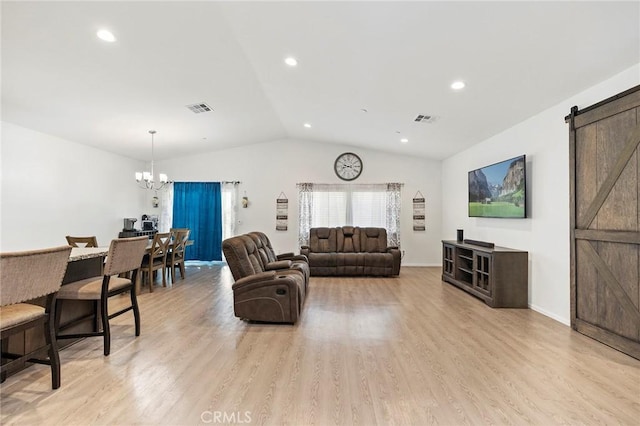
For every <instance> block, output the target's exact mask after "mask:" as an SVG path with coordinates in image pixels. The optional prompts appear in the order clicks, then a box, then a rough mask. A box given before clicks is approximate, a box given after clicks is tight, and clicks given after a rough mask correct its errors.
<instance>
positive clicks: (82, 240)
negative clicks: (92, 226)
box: [65, 235, 98, 247]
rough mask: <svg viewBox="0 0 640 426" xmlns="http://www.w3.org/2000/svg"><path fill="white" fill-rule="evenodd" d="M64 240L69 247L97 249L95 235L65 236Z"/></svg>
mask: <svg viewBox="0 0 640 426" xmlns="http://www.w3.org/2000/svg"><path fill="white" fill-rule="evenodd" d="M65 238H66V239H67V243H69V245H70V246H71V247H98V240H97V238H96V237H95V235H92V236H90V237H72V236H70V235H67V236H66V237H65ZM78 244H82V245H78Z"/></svg>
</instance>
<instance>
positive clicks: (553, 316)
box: [529, 305, 571, 327]
mask: <svg viewBox="0 0 640 426" xmlns="http://www.w3.org/2000/svg"><path fill="white" fill-rule="evenodd" d="M529 309H531V310H533V311H536V312H538V313H541V314H542V315H544V316H545V317H549V318H551V319H553V320H556V321H558V322H561V323H562V324H564V325H566V326H569V327H571V321H570V320H568V319H567V318H563V317H561V316H559V315H556V314H553V313H551V312H549V311H547V310H545V309H542V308H541V307H540V306H536V305H529Z"/></svg>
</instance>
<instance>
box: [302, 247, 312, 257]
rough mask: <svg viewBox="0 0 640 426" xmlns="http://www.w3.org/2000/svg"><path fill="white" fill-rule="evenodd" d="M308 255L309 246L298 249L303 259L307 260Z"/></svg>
mask: <svg viewBox="0 0 640 426" xmlns="http://www.w3.org/2000/svg"><path fill="white" fill-rule="evenodd" d="M309 253H311V247H309V246H302V247H300V254H301V255H302V256H305V257H307V258H308V257H309Z"/></svg>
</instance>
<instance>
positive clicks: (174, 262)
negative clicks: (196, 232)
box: [167, 228, 191, 283]
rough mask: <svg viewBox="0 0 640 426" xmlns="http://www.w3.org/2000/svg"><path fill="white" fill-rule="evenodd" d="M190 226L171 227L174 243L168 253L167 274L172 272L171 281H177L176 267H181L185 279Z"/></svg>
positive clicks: (181, 274) (181, 273)
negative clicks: (185, 256) (185, 253)
mask: <svg viewBox="0 0 640 426" xmlns="http://www.w3.org/2000/svg"><path fill="white" fill-rule="evenodd" d="M190 232H191V231H190V230H189V228H171V239H172V244H171V248H170V250H169V254H168V255H167V268H169V269H170V270H168V271H167V274H169V273H171V282H172V283H174V282H176V268H179V269H180V278H182V279H184V276H185V268H184V252H185V248H186V245H187V240H188V239H189V233H190Z"/></svg>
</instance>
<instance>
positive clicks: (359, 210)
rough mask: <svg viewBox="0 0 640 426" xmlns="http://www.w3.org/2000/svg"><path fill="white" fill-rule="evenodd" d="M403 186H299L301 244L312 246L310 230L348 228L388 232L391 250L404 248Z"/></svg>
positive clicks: (393, 184) (301, 184)
mask: <svg viewBox="0 0 640 426" xmlns="http://www.w3.org/2000/svg"><path fill="white" fill-rule="evenodd" d="M401 188H402V184H400V183H385V184H364V185H356V184H335V185H330V184H314V183H299V184H298V207H299V214H298V218H299V221H300V226H299V236H298V240H299V243H300V245H306V244H308V242H309V230H310V229H311V228H316V227H336V226H344V225H352V226H360V227H379V228H386V230H387V239H388V244H389V245H390V246H398V247H399V246H400V204H401V202H400V201H401V198H400V190H401Z"/></svg>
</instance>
